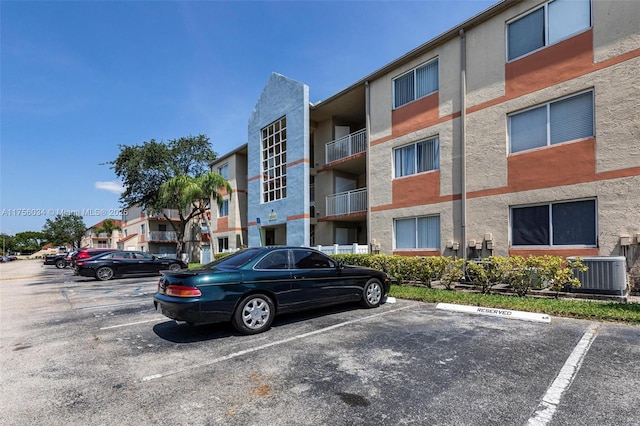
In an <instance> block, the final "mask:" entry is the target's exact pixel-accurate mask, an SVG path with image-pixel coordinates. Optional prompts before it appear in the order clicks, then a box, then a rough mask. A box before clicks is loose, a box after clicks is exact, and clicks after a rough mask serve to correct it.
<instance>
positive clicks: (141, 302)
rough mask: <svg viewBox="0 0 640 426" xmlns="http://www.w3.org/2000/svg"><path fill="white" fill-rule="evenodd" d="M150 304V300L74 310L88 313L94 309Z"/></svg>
mask: <svg viewBox="0 0 640 426" xmlns="http://www.w3.org/2000/svg"><path fill="white" fill-rule="evenodd" d="M148 303H149V301H148V300H138V301H136V302H122V303H108V304H106V305H93V306H81V307H79V308H73V310H74V311H88V310H92V309H102V308H113V307H114V306H127V305H147V304H148Z"/></svg>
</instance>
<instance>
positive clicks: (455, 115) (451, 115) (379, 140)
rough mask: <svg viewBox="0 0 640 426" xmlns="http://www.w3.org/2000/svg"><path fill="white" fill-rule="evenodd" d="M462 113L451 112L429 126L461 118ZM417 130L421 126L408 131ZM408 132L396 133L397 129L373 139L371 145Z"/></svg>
mask: <svg viewBox="0 0 640 426" xmlns="http://www.w3.org/2000/svg"><path fill="white" fill-rule="evenodd" d="M461 115H462V114H461V113H460V111H458V112H454V113H453V114H449V115H445V116H443V117H440V118H438V119H437V120H436V121H434V122H432V123H428V125H429V126H435V125H436V124H440V123H446V122H447V121H452V120H453V119H455V118H459V117H460V116H461ZM416 130H420V129H419V128H417V129H411V128H409V129H408V131H407V132H406V133H411V132H414V131H416ZM406 133H395V131H394V132H393V133H392V135H391V136H387V137H384V138H380V139H376V140H372V141H371V143H370V144H369V145H370V146H376V145H380V144H383V143H385V142H389V141H390V140H393V139H395V138H398V137H400V136H403V135H404V134H406Z"/></svg>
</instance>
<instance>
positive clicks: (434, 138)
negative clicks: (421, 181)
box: [391, 135, 440, 179]
mask: <svg viewBox="0 0 640 426" xmlns="http://www.w3.org/2000/svg"><path fill="white" fill-rule="evenodd" d="M431 141H433V142H434V143H435V144H436V152H437V158H435V163H436V164H435V166H436V167H435V168H433V169H429V170H424V171H421V172H419V171H418V156H417V152H418V144H420V143H422V142H431ZM410 146H413V147H414V148H413V170H414V171H413V173H409V174H405V175H402V176H397V170H396V152H397V151H399V150H401V149H404V148H407V147H410ZM391 164H392V169H393V175H392V179H402V178H404V177H407V176H414V175H417V174H422V173H429V172H433V171H436V170H440V137H439V136H438V135H436V136H431V137H429V138H426V139H422V140H419V141H417V142H412V143H410V144H407V145H402V146H398V147H395V148H393V150H391Z"/></svg>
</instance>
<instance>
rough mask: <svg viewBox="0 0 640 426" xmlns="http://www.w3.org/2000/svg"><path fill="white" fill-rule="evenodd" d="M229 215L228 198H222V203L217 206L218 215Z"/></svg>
mask: <svg viewBox="0 0 640 426" xmlns="http://www.w3.org/2000/svg"><path fill="white" fill-rule="evenodd" d="M225 216H229V200H224V201H223V202H222V204H220V205H219V206H218V217H225Z"/></svg>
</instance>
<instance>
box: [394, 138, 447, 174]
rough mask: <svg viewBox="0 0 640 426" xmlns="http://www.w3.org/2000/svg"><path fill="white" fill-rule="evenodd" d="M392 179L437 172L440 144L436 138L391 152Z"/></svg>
mask: <svg viewBox="0 0 640 426" xmlns="http://www.w3.org/2000/svg"><path fill="white" fill-rule="evenodd" d="M393 163H394V177H397V178H398V177H402V176H408V175H413V174H416V173H422V172H427V171H429V170H438V169H439V168H440V142H439V140H438V137H435V138H431V139H427V140H426V141H422V142H418V143H414V144H411V145H407V146H403V147H401V148H396V149H394V150H393Z"/></svg>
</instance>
